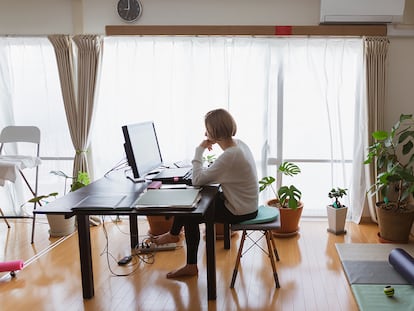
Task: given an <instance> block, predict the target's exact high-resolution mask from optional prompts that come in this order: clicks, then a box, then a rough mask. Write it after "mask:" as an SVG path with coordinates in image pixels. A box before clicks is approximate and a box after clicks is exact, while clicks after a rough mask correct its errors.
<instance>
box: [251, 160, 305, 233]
mask: <svg viewBox="0 0 414 311" xmlns="http://www.w3.org/2000/svg"><path fill="white" fill-rule="evenodd" d="M278 171H279V172H281V173H282V174H284V175H286V176H294V175H297V174H299V173H300V172H301V171H300V168H299V167H298V166H297V165H296V164H294V163H291V162H283V163H282V164H281V165H279V167H278ZM274 182H276V178H274V177H273V176H266V177H263V178H262V179H260V180H259V185H260V186H259V191H260V192H262V191H263V190H265V189H266V188H268V187H270V188H271V189H272V191H273V194H274V195H275V198H274V199H272V200H269V201H268V202H267V205H269V206H275V207H277V208H279V212H280V223H281V228H280V229H279V230H273V234H274V235H276V236H279V237H288V236H294V235H296V234H297V233H298V231H299V220H300V217H301V215H302V210H303V202H302V201H301V198H302V192H301V191H300V190H299V189H297V188H296V187H295V186H294V185H290V186H281V187H280V188H279V189H278V190H277V191H276V189H275V188H274V187H273V183H274Z"/></svg>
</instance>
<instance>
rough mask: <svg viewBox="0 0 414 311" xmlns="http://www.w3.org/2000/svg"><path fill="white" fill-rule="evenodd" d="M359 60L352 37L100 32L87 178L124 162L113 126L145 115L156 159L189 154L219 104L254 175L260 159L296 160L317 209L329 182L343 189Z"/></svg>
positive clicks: (264, 164) (263, 164) (308, 201)
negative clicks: (249, 154) (248, 153)
mask: <svg viewBox="0 0 414 311" xmlns="http://www.w3.org/2000/svg"><path fill="white" fill-rule="evenodd" d="M362 57H363V48H362V39H360V38H255V37H127V36H123V37H107V38H105V39H104V51H103V60H102V74H101V80H100V85H99V87H98V93H97V95H98V109H97V111H96V119H95V125H94V128H93V133H92V140H91V141H92V158H93V163H94V168H95V171H94V174H95V177H100V176H102V175H103V174H104V173H105V172H107V171H108V170H110V169H111V168H113V167H115V166H116V165H117V163H119V162H122V161H123V160H124V158H125V155H124V150H123V145H122V144H123V137H122V131H121V126H122V125H124V124H129V123H135V122H140V121H145V120H154V121H155V125H156V129H157V131H158V136H159V141H160V147H161V152H162V155H163V157H164V160H165V162H167V163H168V162H170V163H171V162H173V161H177V160H183V159H188V160H190V159H191V158H192V156H193V152H194V147H195V146H196V145H198V144H199V143H200V141H201V140H202V139H203V137H204V124H203V116H204V114H205V113H206V112H207V111H208V110H210V109H213V108H216V107H223V108H226V109H228V110H229V111H230V112H231V113H232V114H233V115H234V117H235V119H236V121H237V123H238V133H237V136H238V137H239V138H241V139H242V140H244V141H245V142H246V143H247V144H248V145H249V146H250V147H251V148H252V151H253V154H254V156H255V159H256V161H257V166H258V168H259V170H258V172H259V177H261V176H264V175H265V174H268V173H271V174H275V169H274V166H273V167H272V166H270V167H269V166H268V162H269V159H270V163H278V162H280V161H282V160H293V161H295V162H297V163H298V164H299V165H300V166H301V168H302V171H303V173H302V174H301V175H300V177H295V180H294V181H292V183H295V184H297V185H298V188H299V189H301V190H302V192H303V200H304V202H305V210H304V214H305V215H306V212H307V211H310V212H309V215H319V216H320V215H325V214H326V211H325V206H326V205H327V204H329V203H330V201H329V198H328V195H327V193H328V192H329V190H330V189H331V187H333V186H335V187H336V186H340V187H345V188H351V186H352V185H351V170H352V159H353V152H354V140H355V139H358V136H357V135H355V128H356V127H358V124H356V123H355V120H356V119H357V118H356V117H357V116H358V113H359V111H360V109H359V105H361V103H362V101H361V94H362V92H361V88H363V84H361V81H362V80H363V79H362V74H363V70H362V69H361V68H362V67H363V66H362V59H363V58H362ZM358 120H361V119H358ZM212 153H213V154H216V155H218V154H219V153H220V150H218V149H215V150H213V151H212ZM103 155H104V156H103ZM315 178H317V180H318V182H317V183H315ZM286 182H289V181H286ZM356 191H358V189H356ZM312 211H316V212H312Z"/></svg>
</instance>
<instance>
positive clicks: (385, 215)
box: [364, 114, 414, 243]
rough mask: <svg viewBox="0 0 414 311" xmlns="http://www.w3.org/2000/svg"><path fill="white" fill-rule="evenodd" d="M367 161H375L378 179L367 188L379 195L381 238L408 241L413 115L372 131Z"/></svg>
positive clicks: (412, 215)
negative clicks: (371, 141)
mask: <svg viewBox="0 0 414 311" xmlns="http://www.w3.org/2000/svg"><path fill="white" fill-rule="evenodd" d="M372 136H373V138H374V140H375V142H374V143H373V144H372V145H370V146H369V148H368V155H367V158H366V160H365V161H364V163H365V164H369V163H373V162H374V163H375V165H376V168H377V170H378V174H377V176H376V180H375V183H374V184H373V185H372V186H371V187H370V188H369V189H368V192H371V193H374V194H376V195H377V196H378V202H376V211H377V219H378V227H379V238H380V240H381V241H382V242H387V241H392V242H396V243H407V242H408V240H409V236H410V230H411V227H412V224H413V221H414V204H413V203H412V200H413V199H412V195H413V193H414V175H413V164H414V119H413V116H412V115H411V114H401V115H400V118H399V120H398V121H397V122H396V123H395V124H394V125H393V126H392V128H391V130H390V131H389V132H387V131H376V132H374V133H372Z"/></svg>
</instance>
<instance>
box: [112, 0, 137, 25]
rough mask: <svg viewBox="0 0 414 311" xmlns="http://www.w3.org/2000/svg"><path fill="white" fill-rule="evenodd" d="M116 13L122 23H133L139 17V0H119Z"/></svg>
mask: <svg viewBox="0 0 414 311" xmlns="http://www.w3.org/2000/svg"><path fill="white" fill-rule="evenodd" d="M117 11H118V15H119V17H121V18H122V19H123V20H124V21H126V22H134V21H136V20H137V19H138V18H139V17H140V16H141V13H142V4H141V2H140V0H119V1H118V6H117Z"/></svg>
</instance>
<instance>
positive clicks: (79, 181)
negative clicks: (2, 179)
mask: <svg viewBox="0 0 414 311" xmlns="http://www.w3.org/2000/svg"><path fill="white" fill-rule="evenodd" d="M50 173H51V174H54V175H57V176H62V177H64V178H65V190H64V194H66V181H67V180H68V179H70V180H72V183H71V185H70V191H71V192H73V191H76V190H77V189H79V188H82V187H84V186H86V185H88V184H89V183H90V179H89V175H88V173H86V172H79V173H78V176H76V178H75V177H70V176H68V175H66V174H65V173H63V172H62V171H51V172H50ZM56 196H58V192H52V193H49V194H47V195H40V196H37V197H34V198H32V199H30V200H29V202H31V203H33V202H38V204H39V205H42V202H43V203H45V204H47V203H48V199H49V198H56ZM47 221H48V223H49V227H50V230H49V234H50V236H51V237H61V236H66V235H69V234H71V233H73V232H74V231H75V229H76V218H75V217H71V218H65V216H64V215H52V214H48V215H47Z"/></svg>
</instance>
